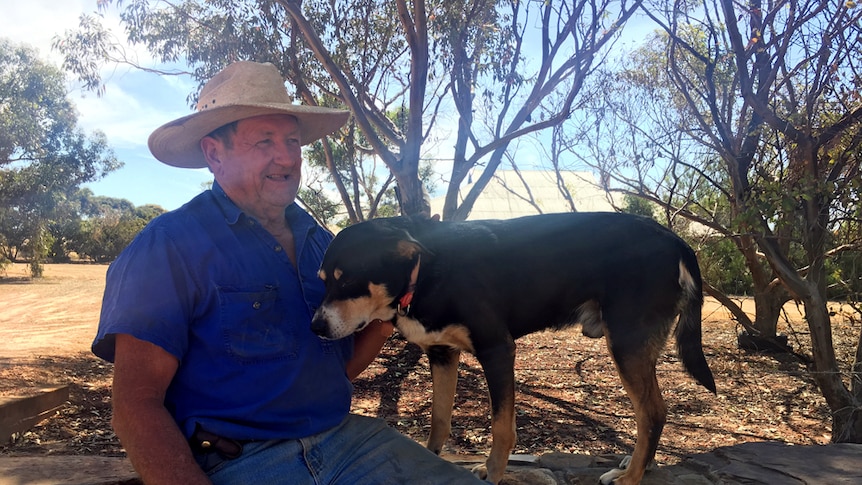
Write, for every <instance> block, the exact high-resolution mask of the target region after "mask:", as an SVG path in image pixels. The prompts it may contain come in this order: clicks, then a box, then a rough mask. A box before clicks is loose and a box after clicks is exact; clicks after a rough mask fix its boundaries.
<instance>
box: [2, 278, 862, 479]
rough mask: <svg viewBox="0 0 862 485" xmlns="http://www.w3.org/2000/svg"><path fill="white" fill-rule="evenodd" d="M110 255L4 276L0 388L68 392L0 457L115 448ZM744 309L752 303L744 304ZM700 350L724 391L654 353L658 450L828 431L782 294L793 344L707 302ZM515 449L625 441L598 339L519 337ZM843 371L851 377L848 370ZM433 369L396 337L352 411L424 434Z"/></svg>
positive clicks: (621, 400)
mask: <svg viewBox="0 0 862 485" xmlns="http://www.w3.org/2000/svg"><path fill="white" fill-rule="evenodd" d="M106 269H107V267H106V266H99V265H48V266H47V267H46V269H45V277H44V278H42V279H40V280H35V281H31V280H29V278H27V277H26V276H27V268H26V266H24V265H13V266H12V267H10V268H7V270H6V272H5V274H3V273H0V342H2V344H0V396H15V395H26V394H30V393H33V392H35V389H36V388H39V387H43V386H46V385H60V384H67V385H69V386H70V401H69V404H68V405H67V406H65V407H64V408H63V409H62V410H61V411H59V412H58V413H57V414H56V415H55V416H53V417H51V418H49V419H47V420H45V421H43V422H41V423H40V424H39V425H37V426H36V427H35V428H33V429H32V430H30V431H29V432H26V433H24V434H22V435H21V436H18V437H16V438H15V440H13V441H12V442H11V443H8V444H5V445H0V454H7V455H8V454H21V453H27V454H34V453H36V454H40V453H54V454H101V455H122V453H123V450H122V447H121V446H120V444H119V442H118V441H117V439H116V437H115V436H114V434H113V433H112V431H111V428H110V414H111V411H110V382H111V373H112V367H111V365H109V364H105V363H103V362H101V361H99V360H98V359H96V358H95V357H93V356H92V355H91V354H90V353H89V352H88V349H89V345H90V342H91V340H92V338H93V335H94V333H95V329H96V325H97V320H98V314H99V306H100V299H101V293H102V290H103V288H104V276H105V271H106ZM743 304H744V308H746V309H749V307H751V306H753V305H752V303H751V302H750V301H743ZM833 310H834V311H835V312H836V315H835V317H834V325H833V327H834V328H833V337H834V340H835V342H836V345H835V346H836V349H837V351H838V356H839V359H840V361H841V363H842V369H844V370H847V369H849V367H850V364H851V362H852V353H853V351H854V347H853V346H854V345H855V342H856V341H857V340H858V337H859V332H860V319H859V316H858V315H855V318H854V315H852V314H850V313H848V312H847V310H846V309H842V308H839V307H838V305H834V308H833ZM703 330H704V338H703V342H704V349H705V353H706V356H707V360H708V362H709V364H710V367H711V368H712V371H713V373H714V374H715V380H716V383H717V386H718V395H717V396H714V395H712V394H711V393H709V392H708V391H706V390H704V389H703V388H701V387H699V386H698V385H697V384H696V383H695V382H694V380H693V379H691V378H690V377H689V376H688V375H687V374H686V373H685V372H684V371H683V370H682V366H681V364H680V362H679V361H678V360H677V359H676V357H675V355H674V353H673V351H672V349H671V346H670V345H669V346H668V349H667V351H666V352H665V354H664V356H663V357H662V359H661V361H660V364H659V382H660V385H661V386H662V389H663V393H664V398H665V400H666V402H667V405H668V409H669V413H668V424H667V426H666V427H665V431H664V434H663V436H662V441H661V443H660V445H659V454H658V455H657V457H656V458H657V460H658V461H659V463H664V464H670V463H675V462H677V461H679V459H680V458H681V457H683V456H685V455H687V454H690V453H696V452H702V451H709V450H712V449H714V448H716V447H719V446H725V445H733V444H738V443H742V442H748V441H781V442H786V443H793V444H800V445H802V444H825V443H828V442H829V437H830V433H831V430H830V420H829V412H828V408H827V407H826V404H825V402H824V399H823V398H822V396H821V395H820V393H819V391H818V390H817V389H816V387H815V385H814V383H813V380H812V379H811V377H810V376H809V375H808V373H807V371H806V364H805V362H804V361H805V358H806V357H807V356H809V340H808V335H807V328H806V326H805V324H804V321H803V319H802V317H801V315H800V309H799V308H797V307H796V306H795V305H794V304H792V303H791V304H788V305H787V307H786V312H785V316H784V318H783V321H782V323H781V325H780V328H779V331H781V332H783V333H785V334H787V335H789V337H790V338H789V343H790V345H791V346H792V347H793V349H794V351H795V352H796V353H797V355H796V356H793V355H770V354H757V353H754V354H753V353H747V352H743V351H740V350H738V349H737V346H736V336H737V334H738V333H739V331H740V328H738V326H737V325H736V324H735V323H734V322H732V321H731V320H730V317H729V313H728V312H727V311H725V310H724V309H723V308H721V307H720V306H718V305H717V304H716V303H715V302H714V301H711V300H708V301H707V305H706V306H705V308H704V322H703ZM516 366H517V367H516V378H517V385H518V395H517V396H516V402H517V427H518V443H517V447H516V449H515V452H517V453H530V454H542V453H545V452H549V451H565V452H573V453H586V454H604V453H624V452H630V451H631V449H632V446H633V444H634V435H635V422H634V419H633V415H632V410H631V404H630V402H629V401H628V398H627V397H626V395H625V392H624V391H623V389H622V386H621V385H620V382H619V379H618V377H617V376H616V373H615V371H614V368H613V364H612V362H611V360H610V357H609V356H608V354H607V351H606V349H605V346H604V342H603V340H592V339H587V338H585V337H582V336H581V335H580V332H579V331H577V330H574V331H566V332H557V333H548V332H546V333H539V334H534V335H531V336H528V337H525V338H523V339H521V340H519V342H518V357H517V363H516ZM848 379H849V377H848ZM430 398H431V386H430V372H429V371H428V365H427V360H426V358H425V357H424V356H423V355H422V354H421V352H419V351H418V350H417V348H416V347H415V346H412V345H409V344H407V343H406V342H404V341H403V340H402V339H401V338H398V337H393V338H392V339H390V341H389V343H388V344H387V345H386V347H385V348H384V351H383V353H382V354H381V356H380V357H379V358H378V359H377V361H376V362H375V363H374V364H372V366H371V367H370V368H369V369H368V370H367V371H366V372H365V374H363V376H361V377H360V378H359V379H358V381H357V382H356V395H355V400H354V404H353V411H354V412H356V413H360V414H367V415H374V416H379V417H382V418H384V419H386V420H387V421H388V422H389V423H390V424H392V425H393V426H395V427H396V428H397V429H399V430H400V431H402V432H403V433H405V434H407V435H409V436H411V437H413V438H415V439H416V440H418V441H424V439H425V438H426V435H427V433H428V430H429V426H430V425H429V418H430V404H431V403H430ZM489 440H490V434H489V411H488V404H487V398H486V388H485V383H484V380H483V378H482V375H481V369H480V367H479V365H478V363H477V362H476V360H475V359H474V358H472V357H471V356H465V357H464V358H462V362H461V367H460V380H459V384H458V394H457V397H456V403H455V413H454V417H453V433H452V438H451V439H450V440H449V442H448V447H447V449H446V450H445V451H447V452H451V453H461V454H473V453H480V454H484V453H486V452H487V450H488V447H489Z"/></svg>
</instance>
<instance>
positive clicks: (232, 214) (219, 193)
mask: <svg viewBox="0 0 862 485" xmlns="http://www.w3.org/2000/svg"><path fill="white" fill-rule="evenodd" d="M212 191H213V193H214V194H215V196H216V197H215V200H216V203H217V204H218V206H219V208H220V209H221V211H222V214H224V218H225V221H227V223H228V224H236V223H237V222H239V220H240V218H241V217H250V216H248V215H247V214H246V213H245V212H243V210H242V209H240V208H239V207H238V206H237V205H236V204H234V203H233V201H232V200H230V198H229V197H228V196H227V194H226V193H225V191H224V189H223V188H221V185H219V183H218V182H216V181H215V180H213V185H212ZM284 217H285V218H286V219H287V221H288V223H289V224H290V227H291V229H292V230H293V232H294V234H305V233H306V232H307V231H308V230H310V229H312V228H316V227H317V221H315V219H314V218H313V217H311V215H310V214H308V213H307V212H305V211H304V210H302V208H301V207H299V205H297V203H296V202H294V203H293V204H290V205H289V206H287V208H286V209H285V210H284Z"/></svg>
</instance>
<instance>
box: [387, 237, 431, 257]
mask: <svg viewBox="0 0 862 485" xmlns="http://www.w3.org/2000/svg"><path fill="white" fill-rule="evenodd" d="M395 252H396V253H397V254H398V256H400V257H402V258H404V259H411V260H412V259H414V258H415V257H416V255H417V254H422V253H427V252H428V250H427V249H425V246H423V245H422V244H420V243H419V241H417V240H415V239H413V238H409V239H402V240H400V241H398V245H397V246H396V249H395Z"/></svg>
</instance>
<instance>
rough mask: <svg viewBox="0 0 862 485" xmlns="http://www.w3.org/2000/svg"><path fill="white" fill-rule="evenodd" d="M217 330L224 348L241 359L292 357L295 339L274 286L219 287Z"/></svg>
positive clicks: (261, 360) (248, 361) (263, 360)
mask: <svg viewBox="0 0 862 485" xmlns="http://www.w3.org/2000/svg"><path fill="white" fill-rule="evenodd" d="M218 293H219V305H220V313H221V330H222V336H223V338H224V342H225V346H226V350H227V352H228V354H230V355H231V356H232V357H233V358H234V359H236V360H238V361H240V362H243V363H249V364H251V363H260V362H270V361H275V360H284V359H293V358H296V354H297V341H296V336H295V335H294V330H293V329H292V328H291V322H290V316H289V314H288V312H287V311H285V310H284V309H283V308H281V305H279V298H278V287H277V286H274V285H267V286H263V287H259V288H233V287H224V286H222V287H219V288H218Z"/></svg>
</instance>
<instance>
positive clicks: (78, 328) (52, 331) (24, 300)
mask: <svg viewBox="0 0 862 485" xmlns="http://www.w3.org/2000/svg"><path fill="white" fill-rule="evenodd" d="M107 270H108V266H107V265H101V264H99V265H97V264H48V265H45V273H44V277H43V278H40V279H35V280H31V279H30V278H29V274H30V272H29V268H28V267H27V265H25V264H13V265H12V266H10V267H7V268H6V271H5V273H0V309H2V310H0V359H16V358H22V357H35V356H47V355H52V356H60V355H72V354H76V353H78V352H82V351H88V350H89V348H90V342H91V341H92V339H93V336H94V335H95V333H96V327H97V325H98V322H99V309H100V307H101V304H102V292H103V291H104V289H105V272H106V271H107Z"/></svg>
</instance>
